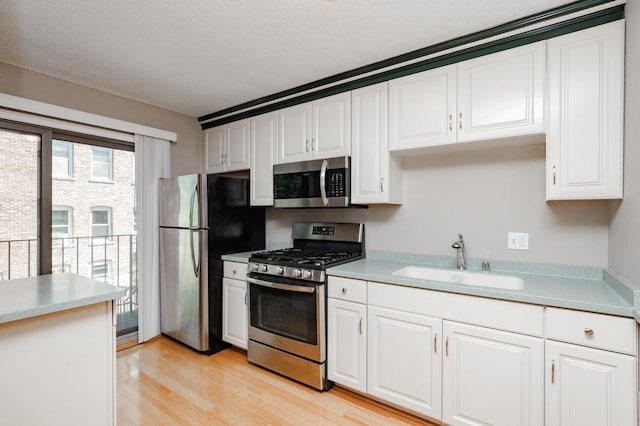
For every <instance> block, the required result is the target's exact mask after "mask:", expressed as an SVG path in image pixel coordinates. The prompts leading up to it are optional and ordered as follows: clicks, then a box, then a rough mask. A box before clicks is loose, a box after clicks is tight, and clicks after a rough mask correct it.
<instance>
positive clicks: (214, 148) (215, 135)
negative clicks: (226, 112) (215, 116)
mask: <svg viewBox="0 0 640 426" xmlns="http://www.w3.org/2000/svg"><path fill="white" fill-rule="evenodd" d="M204 137H205V161H206V164H205V171H206V172H207V173H221V172H230V171H236V170H246V169H248V168H249V166H250V164H249V120H248V119H246V120H239V121H234V122H233V123H229V124H225V125H223V126H218V127H214V128H211V129H207V130H205V132H204Z"/></svg>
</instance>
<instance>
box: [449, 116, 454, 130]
mask: <svg viewBox="0 0 640 426" xmlns="http://www.w3.org/2000/svg"><path fill="white" fill-rule="evenodd" d="M449 131H450V132H453V114H449Z"/></svg>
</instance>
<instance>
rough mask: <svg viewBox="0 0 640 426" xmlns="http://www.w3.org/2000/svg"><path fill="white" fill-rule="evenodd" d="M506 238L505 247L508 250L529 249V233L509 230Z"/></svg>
mask: <svg viewBox="0 0 640 426" xmlns="http://www.w3.org/2000/svg"><path fill="white" fill-rule="evenodd" d="M507 238H508V240H507V248H508V249H509V250H529V233H527V232H509V233H508V234H507Z"/></svg>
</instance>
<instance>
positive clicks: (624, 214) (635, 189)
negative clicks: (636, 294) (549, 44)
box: [609, 1, 640, 286]
mask: <svg viewBox="0 0 640 426" xmlns="http://www.w3.org/2000/svg"><path fill="white" fill-rule="evenodd" d="M625 15H626V20H627V23H626V31H627V34H626V44H627V45H626V69H625V133H624V144H625V145H624V151H625V152H624V158H625V168H624V200H623V201H622V202H621V203H616V204H615V205H614V206H613V208H612V216H613V218H612V221H611V227H610V232H609V267H610V268H611V269H612V270H613V271H614V272H616V273H618V274H619V275H621V276H622V277H624V278H626V279H627V280H629V281H631V282H632V283H635V284H636V285H638V286H640V268H639V267H638V266H639V265H638V263H639V261H640V168H639V167H638V163H639V161H640V120H639V119H638V114H639V113H640V2H638V1H629V2H627V5H626V7H625Z"/></svg>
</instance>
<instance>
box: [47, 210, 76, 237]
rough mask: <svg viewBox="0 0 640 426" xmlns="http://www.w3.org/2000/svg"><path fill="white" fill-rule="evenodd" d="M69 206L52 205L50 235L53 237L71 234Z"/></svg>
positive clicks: (70, 211)
mask: <svg viewBox="0 0 640 426" xmlns="http://www.w3.org/2000/svg"><path fill="white" fill-rule="evenodd" d="M72 216H73V215H72V209H71V207H59V206H58V207H54V208H53V210H52V211H51V235H52V237H53V238H64V237H69V236H71V235H73V230H72V228H71V220H72Z"/></svg>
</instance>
